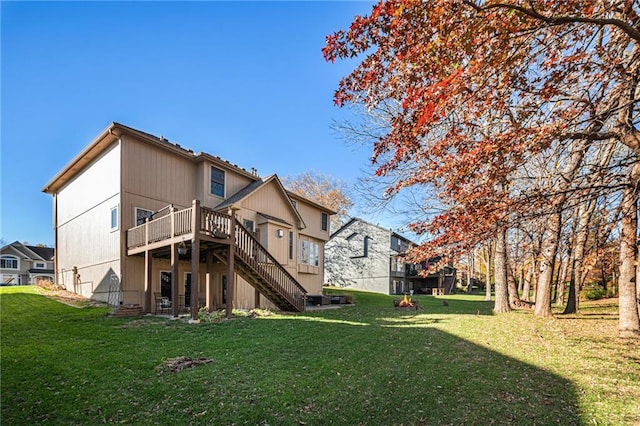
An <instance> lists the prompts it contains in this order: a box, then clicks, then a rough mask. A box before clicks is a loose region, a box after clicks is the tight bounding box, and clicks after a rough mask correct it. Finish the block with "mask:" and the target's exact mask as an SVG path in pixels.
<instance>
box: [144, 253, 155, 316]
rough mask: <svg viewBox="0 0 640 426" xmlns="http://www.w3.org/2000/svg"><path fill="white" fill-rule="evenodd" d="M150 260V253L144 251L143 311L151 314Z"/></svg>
mask: <svg viewBox="0 0 640 426" xmlns="http://www.w3.org/2000/svg"><path fill="white" fill-rule="evenodd" d="M152 258H153V256H151V253H150V252H149V250H145V251H144V311H145V312H146V313H148V314H149V313H151V301H152V300H153V299H152V298H151V295H152V293H153V291H152V290H153V289H152V288H151V287H152V283H153V281H152V280H151V271H152V268H151V264H152Z"/></svg>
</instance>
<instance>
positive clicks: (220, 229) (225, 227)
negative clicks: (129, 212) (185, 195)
mask: <svg viewBox="0 0 640 426" xmlns="http://www.w3.org/2000/svg"><path fill="white" fill-rule="evenodd" d="M181 243H182V244H185V243H188V244H190V245H191V247H192V248H193V247H196V249H195V252H196V253H195V254H194V249H192V269H194V268H196V265H198V264H199V262H200V257H201V253H200V252H201V251H202V250H211V253H212V254H214V255H215V256H216V257H217V258H218V259H219V260H221V261H223V262H224V263H226V264H227V266H228V267H229V263H231V264H232V265H231V268H230V269H229V271H230V272H235V273H237V274H238V275H240V276H241V277H242V278H244V280H245V281H247V282H248V283H249V284H251V285H252V286H253V287H254V288H255V289H256V290H257V291H259V292H260V293H261V294H262V295H264V296H265V297H266V298H267V299H269V300H270V301H271V302H273V303H274V304H275V305H276V306H278V307H279V308H280V309H282V310H284V311H298V312H300V311H304V309H305V304H306V293H307V291H306V290H305V289H304V287H302V286H301V285H300V283H298V281H297V280H296V279H295V278H294V277H293V276H292V275H291V274H290V273H289V272H288V271H287V270H286V269H285V268H284V267H283V266H282V265H281V264H280V263H278V261H277V260H276V259H275V258H274V257H273V255H271V253H269V251H268V250H267V249H266V248H265V247H264V246H263V245H262V244H260V242H259V241H258V240H257V239H256V238H255V236H253V234H252V233H250V232H249V231H247V230H246V229H245V227H244V226H242V225H241V224H240V222H238V220H237V218H236V217H234V216H232V215H226V214H224V213H220V212H217V211H215V210H212V209H209V208H206V207H200V204H199V201H197V200H194V202H193V205H192V207H189V208H186V209H183V210H176V209H174V208H173V207H171V208H170V209H169V212H168V213H167V214H166V216H162V217H159V218H157V219H153V220H150V221H147V222H145V223H144V224H142V225H138V226H136V227H134V228H131V229H129V230H127V254H128V255H130V256H132V255H137V254H142V253H145V256H146V255H147V254H148V253H149V252H151V251H163V250H167V251H170V250H169V248H170V247H171V246H173V245H176V244H181ZM221 251H223V252H224V251H226V252H227V256H224V255H223V254H222V253H221ZM229 253H231V256H229ZM228 259H233V261H231V262H230V261H229V260H228ZM196 269H197V268H196ZM231 275H233V274H232V273H231ZM194 278H195V279H194ZM147 281H149V278H148V279H147ZM192 285H194V286H196V288H193V289H192V292H195V294H196V295H197V277H195V276H192ZM192 294H194V293H192ZM146 297H147V300H148V301H149V302H150V298H151V296H150V294H149V295H147V296H146ZM195 297H197V296H195Z"/></svg>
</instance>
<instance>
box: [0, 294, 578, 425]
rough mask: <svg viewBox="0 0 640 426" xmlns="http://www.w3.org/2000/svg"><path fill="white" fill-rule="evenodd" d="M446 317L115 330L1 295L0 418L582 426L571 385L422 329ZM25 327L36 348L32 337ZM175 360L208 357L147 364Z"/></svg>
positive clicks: (103, 322)
mask: <svg viewBox="0 0 640 426" xmlns="http://www.w3.org/2000/svg"><path fill="white" fill-rule="evenodd" d="M444 308H446V307H443V309H444ZM447 312H449V313H447ZM450 313H451V311H444V312H442V315H440V313H437V314H434V313H433V312H430V314H429V315H431V316H429V315H424V313H418V314H417V315H405V314H404V313H402V312H398V311H396V310H395V309H394V308H393V307H391V308H385V309H379V308H376V307H375V306H374V307H370V306H360V307H349V308H344V309H340V310H337V311H326V312H317V313H313V314H311V313H308V314H302V315H291V316H284V315H277V316H273V317H264V318H259V319H237V320H232V321H225V322H221V323H218V324H200V325H188V324H183V323H181V322H178V321H173V322H163V321H148V322H145V323H142V324H138V326H136V327H123V326H122V325H123V324H126V323H127V322H128V321H133V320H117V319H109V318H105V317H104V313H103V312H102V311H100V310H97V308H84V309H75V308H71V307H68V306H64V305H61V304H57V303H56V302H53V301H50V300H47V299H44V298H43V297H41V296H36V295H25V294H22V295H15V296H13V295H12V296H6V295H5V296H3V297H2V313H1V318H2V330H3V336H2V337H3V344H2V348H1V351H2V352H1V354H2V365H1V368H2V395H1V405H2V419H3V423H4V422H6V424H25V423H26V424H32V423H33V424H46V423H73V424H96V423H103V422H104V423H122V422H124V423H133V424H203V425H210V424H221V425H226V424H232V423H233V424H246V425H257V424H271V425H289V424H326V423H329V422H330V423H332V424H337V425H354V424H368V425H374V424H388V425H392V424H397V425H399V424H404V425H419V424H422V425H441V424H522V425H532V424H540V425H548V424H572V425H576V424H584V423H585V422H584V421H583V419H581V418H580V415H579V414H578V413H579V411H578V408H577V406H578V404H577V395H576V391H575V389H574V387H573V386H572V384H571V383H570V382H569V381H567V380H565V379H563V378H561V377H559V376H557V375H554V374H551V373H549V372H548V371H546V370H545V369H543V368H539V367H536V366H533V365H529V364H526V363H522V362H520V361H518V360H515V359H513V358H510V357H508V356H505V355H503V354H500V353H498V352H495V351H492V350H490V349H488V348H486V347H481V346H479V345H476V344H474V343H472V342H470V341H467V340H464V339H461V338H459V337H456V336H454V335H451V334H449V333H445V332H443V331H441V330H439V329H437V328H435V327H433V325H435V324H437V323H438V322H441V321H445V320H447V317H446V315H450ZM468 313H473V310H471V311H469V312H468ZM485 315H486V313H485ZM23 319H24V320H25V321H23ZM163 324H170V326H162V325H163ZM35 330H37V333H38V339H37V340H33V339H32V338H31V337H30V336H31V335H32V334H30V333H32V332H34V331H35ZM177 356H192V357H207V358H209V359H211V360H212V362H211V363H208V364H204V365H202V366H199V367H196V368H193V369H188V370H183V371H182V372H180V373H175V374H164V375H159V374H158V370H157V368H158V366H160V365H163V363H164V362H165V361H166V360H167V359H169V358H174V357H177ZM34 357H35V361H34Z"/></svg>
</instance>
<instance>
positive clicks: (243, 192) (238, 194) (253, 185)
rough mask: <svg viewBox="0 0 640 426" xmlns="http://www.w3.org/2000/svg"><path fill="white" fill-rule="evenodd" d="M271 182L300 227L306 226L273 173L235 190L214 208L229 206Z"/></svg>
mask: <svg viewBox="0 0 640 426" xmlns="http://www.w3.org/2000/svg"><path fill="white" fill-rule="evenodd" d="M272 182H273V183H275V185H276V186H277V188H278V189H279V190H280V191H281V192H282V195H283V197H284V198H285V199H286V200H287V202H288V207H289V209H290V210H291V211H292V212H293V214H294V216H295V217H296V219H297V220H298V224H299V227H300V229H303V228H306V227H307V226H306V225H305V223H304V221H303V220H302V216H300V213H298V210H297V209H296V208H295V207H294V206H293V203H292V202H291V198H290V197H289V194H288V191H287V190H286V189H285V188H284V186H283V185H282V182H280V179H279V178H278V175H275V174H273V175H271V176H268V177H267V178H265V179H260V180H257V181H255V182H252V183H250V184H249V185H247V186H245V187H244V188H242V189H241V190H240V191H238V192H236V193H235V194H234V195H232V196H231V197H229V198H227V199H226V200H224V201H223V202H222V203H220V204H218V206H217V207H216V210H218V211H220V210H225V209H227V208H229V207H233V205H234V204H236V203H239V202H241V201H242V200H244V199H246V198H247V197H249V196H250V195H251V194H253V193H255V192H256V191H258V190H259V189H260V188H263V187H264V186H266V185H268V184H270V183H272ZM261 214H262V213H261ZM262 216H265V215H264V214H262ZM265 217H266V216H265ZM285 223H286V222H285Z"/></svg>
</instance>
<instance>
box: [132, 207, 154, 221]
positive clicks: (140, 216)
mask: <svg viewBox="0 0 640 426" xmlns="http://www.w3.org/2000/svg"><path fill="white" fill-rule="evenodd" d="M135 213H136V226H137V225H142V224H143V223H144V222H145V221H146V219H147V218H149V220H151V217H152V216H153V210H147V209H143V208H142V207H136V209H135Z"/></svg>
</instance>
